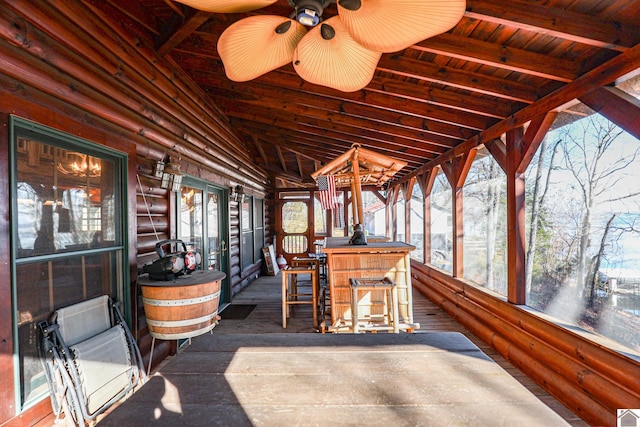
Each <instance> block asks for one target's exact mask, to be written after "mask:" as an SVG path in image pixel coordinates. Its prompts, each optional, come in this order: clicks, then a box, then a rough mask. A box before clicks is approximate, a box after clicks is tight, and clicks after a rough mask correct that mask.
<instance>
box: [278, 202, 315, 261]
mask: <svg viewBox="0 0 640 427" xmlns="http://www.w3.org/2000/svg"><path fill="white" fill-rule="evenodd" d="M278 202H279V203H278V206H279V212H280V215H279V216H278V217H277V220H278V221H277V224H276V226H277V229H278V239H277V243H276V251H277V252H278V253H279V254H284V255H285V258H286V259H287V261H288V262H290V261H291V259H292V258H293V257H296V256H307V255H308V253H309V252H310V245H311V243H312V241H313V232H314V227H313V220H312V212H313V205H312V200H311V197H310V192H282V193H280V194H279V200H278ZM311 252H313V251H311Z"/></svg>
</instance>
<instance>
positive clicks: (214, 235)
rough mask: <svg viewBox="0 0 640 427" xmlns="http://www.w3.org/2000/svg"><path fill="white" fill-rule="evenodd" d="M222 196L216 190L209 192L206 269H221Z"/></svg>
mask: <svg viewBox="0 0 640 427" xmlns="http://www.w3.org/2000/svg"><path fill="white" fill-rule="evenodd" d="M219 218H220V197H219V193H217V192H214V191H209V192H207V248H206V251H207V265H206V266H204V268H205V269H209V270H216V271H220V270H221V268H222V265H221V264H222V252H221V250H220V221H219Z"/></svg>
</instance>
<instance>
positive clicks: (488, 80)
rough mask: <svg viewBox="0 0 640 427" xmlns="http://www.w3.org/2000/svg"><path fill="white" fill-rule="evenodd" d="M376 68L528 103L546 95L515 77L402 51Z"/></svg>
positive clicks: (383, 59)
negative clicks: (449, 64)
mask: <svg viewBox="0 0 640 427" xmlns="http://www.w3.org/2000/svg"><path fill="white" fill-rule="evenodd" d="M377 69H378V70H379V71H385V72H387V73H392V74H396V75H399V76H404V77H410V78H414V79H419V80H424V81H426V82H432V83H439V84H443V85H448V86H452V87H455V88H459V89H465V90H470V91H472V92H478V93H483V94H487V95H491V96H496V97H499V98H503V99H508V100H512V101H518V102H525V103H527V104H530V103H532V102H534V101H536V100H537V99H539V98H541V97H542V96H544V95H545V93H544V92H543V91H542V90H541V88H536V87H531V86H530V85H527V84H524V83H520V82H518V81H515V80H506V79H502V78H498V77H493V76H489V75H486V74H479V73H474V72H471V71H467V70H462V69H458V68H452V67H446V66H440V65H438V64H433V63H430V62H425V61H420V60H417V59H409V58H405V57H402V56H399V55H395V56H393V55H382V58H381V59H380V62H379V63H378V68H377Z"/></svg>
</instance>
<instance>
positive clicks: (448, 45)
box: [411, 33, 580, 82]
mask: <svg viewBox="0 0 640 427" xmlns="http://www.w3.org/2000/svg"><path fill="white" fill-rule="evenodd" d="M411 48H412V49H418V50H421V51H424V52H430V53H435V54H438V55H444V56H450V57H452V58H458V59H463V60H465V61H472V62H478V63H480V64H485V65H490V66H492V67H497V68H504V69H507V70H511V71H516V72H518V73H523V74H530V75H533V76H538V77H543V78H545V79H551V80H558V81H561V82H570V81H571V80H573V79H575V78H576V77H577V76H578V74H579V72H580V70H579V66H578V63H577V62H575V61H569V60H566V59H561V58H556V57H553V56H551V55H544V54H541V53H536V52H530V51H527V50H524V49H517V48H514V47H510V46H505V45H503V44H497V43H490V42H486V41H482V40H476V39H474V38H471V37H464V36H459V35H455V34H449V33H445V34H440V35H438V36H435V37H432V38H430V39H427V40H424V41H421V42H420V43H417V44H415V45H413V46H412V47H411Z"/></svg>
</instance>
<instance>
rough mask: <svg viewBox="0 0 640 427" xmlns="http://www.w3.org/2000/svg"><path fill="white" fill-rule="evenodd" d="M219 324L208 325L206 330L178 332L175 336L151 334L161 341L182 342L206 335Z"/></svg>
mask: <svg viewBox="0 0 640 427" xmlns="http://www.w3.org/2000/svg"><path fill="white" fill-rule="evenodd" d="M217 324H218V322H213V323H212V324H210V325H208V326H207V327H206V328H203V329H198V330H196V331H188V332H177V333H175V334H163V333H159V332H151V331H150V333H151V336H152V337H154V338H158V339H161V340H181V339H187V338H192V337H197V336H198V335H202V334H206V333H207V332H209V331H211V330H212V329H213V328H215V327H216V325H217Z"/></svg>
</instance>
